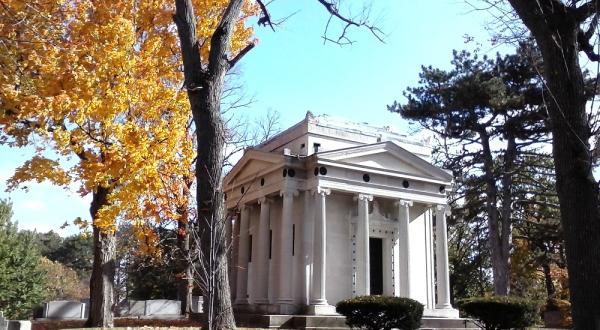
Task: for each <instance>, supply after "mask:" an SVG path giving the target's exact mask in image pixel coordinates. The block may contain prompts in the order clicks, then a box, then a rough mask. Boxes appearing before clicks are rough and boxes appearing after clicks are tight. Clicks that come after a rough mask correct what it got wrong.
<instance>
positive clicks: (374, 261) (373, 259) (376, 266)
mask: <svg viewBox="0 0 600 330" xmlns="http://www.w3.org/2000/svg"><path fill="white" fill-rule="evenodd" d="M369 269H370V271H369V273H370V275H371V283H370V284H371V294H372V295H377V294H379V295H380V294H383V239H381V238H374V237H370V238H369Z"/></svg>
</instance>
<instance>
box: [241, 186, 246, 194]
mask: <svg viewBox="0 0 600 330" xmlns="http://www.w3.org/2000/svg"><path fill="white" fill-rule="evenodd" d="M241 191H242V194H243V193H244V191H246V190H245V189H244V186H242V189H241Z"/></svg>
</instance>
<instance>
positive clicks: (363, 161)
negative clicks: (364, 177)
mask: <svg viewBox="0 0 600 330" xmlns="http://www.w3.org/2000/svg"><path fill="white" fill-rule="evenodd" d="M318 157H319V159H326V160H332V161H336V162H340V163H344V164H352V165H356V166H360V167H365V168H372V169H378V170H384V171H392V172H398V173H405V174H409V175H414V176H420V177H426V178H434V179H438V180H444V181H452V175H450V174H449V173H448V172H446V171H444V170H443V169H441V168H439V167H436V166H434V165H433V164H431V163H429V162H428V161H426V160H424V159H423V158H421V157H419V156H417V155H415V154H413V153H411V152H410V151H408V150H406V149H404V148H402V147H401V146H399V145H398V144H396V143H394V142H392V141H387V142H380V143H375V144H369V145H363V146H357V147H351V148H346V149H340V150H334V151H329V152H323V153H319V154H318Z"/></svg>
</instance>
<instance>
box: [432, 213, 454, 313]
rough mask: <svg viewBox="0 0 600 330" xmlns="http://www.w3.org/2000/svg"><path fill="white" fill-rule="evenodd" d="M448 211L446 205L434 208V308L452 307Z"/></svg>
mask: <svg viewBox="0 0 600 330" xmlns="http://www.w3.org/2000/svg"><path fill="white" fill-rule="evenodd" d="M449 212H450V208H449V207H448V206H447V205H438V206H437V207H436V209H435V240H436V242H435V254H436V258H435V260H436V265H435V266H436V273H437V305H436V306H435V307H436V308H440V309H447V308H452V305H450V276H449V274H448V233H447V228H446V215H447V214H448V213H449Z"/></svg>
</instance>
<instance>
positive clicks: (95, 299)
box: [86, 187, 117, 328]
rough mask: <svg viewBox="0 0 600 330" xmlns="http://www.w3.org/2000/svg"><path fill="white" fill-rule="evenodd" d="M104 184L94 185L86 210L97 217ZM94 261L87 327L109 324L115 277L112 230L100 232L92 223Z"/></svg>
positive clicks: (105, 198)
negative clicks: (89, 205)
mask: <svg viewBox="0 0 600 330" xmlns="http://www.w3.org/2000/svg"><path fill="white" fill-rule="evenodd" d="M109 192H110V191H109V189H108V188H103V187H98V188H97V189H96V191H95V192H94V194H93V198H92V204H91V207H90V214H91V216H92V219H93V220H96V219H97V215H98V211H99V210H100V208H101V207H102V206H104V205H107V204H108V194H109ZM92 230H93V235H94V262H93V266H92V276H91V279H90V313H89V317H88V320H87V323H86V326H88V327H102V328H112V327H113V326H114V322H113V311H114V308H113V307H114V305H113V291H114V279H115V258H116V254H117V253H116V238H115V233H114V232H103V231H101V230H100V229H99V228H98V227H97V226H96V225H95V224H94V225H93V226H92Z"/></svg>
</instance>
